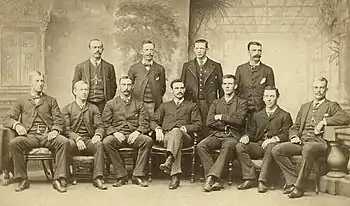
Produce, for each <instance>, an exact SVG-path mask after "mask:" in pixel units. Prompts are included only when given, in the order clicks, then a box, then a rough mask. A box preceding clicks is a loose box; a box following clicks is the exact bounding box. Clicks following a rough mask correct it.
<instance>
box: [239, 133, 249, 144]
mask: <svg viewBox="0 0 350 206" xmlns="http://www.w3.org/2000/svg"><path fill="white" fill-rule="evenodd" d="M239 142H240V143H242V144H248V143H249V136H248V135H243V136H242V137H241V139H240V140H239Z"/></svg>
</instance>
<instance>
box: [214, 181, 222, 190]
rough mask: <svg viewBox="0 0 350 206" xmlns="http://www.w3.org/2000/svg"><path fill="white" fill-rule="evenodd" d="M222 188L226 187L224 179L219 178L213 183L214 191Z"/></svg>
mask: <svg viewBox="0 0 350 206" xmlns="http://www.w3.org/2000/svg"><path fill="white" fill-rule="evenodd" d="M221 189H224V183H223V182H222V180H220V179H218V180H216V181H215V183H214V184H213V186H212V191H219V190H221Z"/></svg>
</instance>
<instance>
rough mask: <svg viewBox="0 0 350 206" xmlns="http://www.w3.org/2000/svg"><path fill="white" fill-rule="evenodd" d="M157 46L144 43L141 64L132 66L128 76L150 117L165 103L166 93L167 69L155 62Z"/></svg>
mask: <svg viewBox="0 0 350 206" xmlns="http://www.w3.org/2000/svg"><path fill="white" fill-rule="evenodd" d="M154 50H155V44H154V43H153V42H151V41H142V43H141V55H142V59H141V61H140V62H138V63H136V64H134V65H132V66H131V67H130V69H129V71H128V76H129V77H131V79H132V81H133V82H134V96H135V97H136V98H138V99H139V100H141V101H143V103H144V106H145V109H146V110H147V112H148V114H149V116H150V117H152V116H153V114H154V112H155V110H156V109H157V108H158V107H159V105H160V104H161V103H162V102H163V99H162V98H163V95H164V93H165V89H166V87H165V69H164V67H163V66H162V65H160V64H158V63H157V62H155V61H154V60H153V56H154Z"/></svg>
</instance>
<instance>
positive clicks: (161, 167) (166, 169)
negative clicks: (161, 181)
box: [159, 164, 170, 174]
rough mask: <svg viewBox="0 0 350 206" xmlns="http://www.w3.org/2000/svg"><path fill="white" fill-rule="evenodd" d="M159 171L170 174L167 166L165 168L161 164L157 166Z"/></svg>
mask: <svg viewBox="0 0 350 206" xmlns="http://www.w3.org/2000/svg"><path fill="white" fill-rule="evenodd" d="M159 169H160V170H162V171H163V172H165V173H167V174H170V168H168V167H167V166H165V165H163V164H161V165H159Z"/></svg>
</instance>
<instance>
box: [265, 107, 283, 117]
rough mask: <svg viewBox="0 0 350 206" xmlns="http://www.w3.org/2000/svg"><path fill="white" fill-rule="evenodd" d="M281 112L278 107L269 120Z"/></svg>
mask: <svg viewBox="0 0 350 206" xmlns="http://www.w3.org/2000/svg"><path fill="white" fill-rule="evenodd" d="M279 112H280V108H279V107H277V108H276V110H275V112H274V113H273V114H272V115H271V116H270V117H269V120H273V119H274V118H275V117H277V116H278V113H279ZM265 113H266V111H265ZM266 115H267V114H266Z"/></svg>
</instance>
